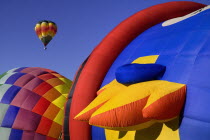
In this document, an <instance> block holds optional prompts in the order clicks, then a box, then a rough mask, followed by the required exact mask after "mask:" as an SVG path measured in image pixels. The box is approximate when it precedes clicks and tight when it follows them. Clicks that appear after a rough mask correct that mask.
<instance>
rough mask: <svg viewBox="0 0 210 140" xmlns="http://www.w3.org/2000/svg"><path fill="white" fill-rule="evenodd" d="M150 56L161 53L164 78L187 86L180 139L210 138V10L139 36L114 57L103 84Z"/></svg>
mask: <svg viewBox="0 0 210 140" xmlns="http://www.w3.org/2000/svg"><path fill="white" fill-rule="evenodd" d="M150 55H159V57H158V59H157V61H156V64H161V65H164V66H166V71H165V74H164V75H163V77H162V78H161V80H167V81H171V82H176V83H183V84H186V85H187V98H186V104H185V107H184V110H183V114H181V121H180V126H179V135H180V140H209V139H210V111H209V108H210V9H208V7H207V8H205V9H201V10H199V11H196V12H194V13H192V14H190V15H188V16H185V17H183V18H180V19H176V20H170V21H167V22H164V23H160V24H158V25H156V26H153V27H152V28H150V29H148V30H147V31H145V32H144V33H143V34H141V35H139V36H138V37H137V38H136V39H135V40H133V42H132V43H130V44H129V45H128V46H127V47H126V48H125V49H124V51H123V52H122V53H121V54H120V55H119V56H118V58H117V59H116V60H115V62H114V63H113V65H112V66H111V68H110V69H109V71H108V73H107V75H106V77H105V79H104V82H103V84H102V86H104V85H106V84H108V83H109V82H111V81H112V80H113V79H115V78H116V77H115V72H116V70H117V68H119V67H120V66H122V65H125V64H127V63H132V62H133V61H134V60H135V59H137V58H139V57H143V56H150ZM98 129H100V131H97V130H96V128H94V129H93V130H92V134H96V133H97V135H99V132H103V131H101V128H98ZM103 133H104V132H103ZM101 135H104V134H101ZM94 136H95V135H94ZM93 139H94V140H96V139H97V137H96V136H95V137H94V138H93ZM104 139H105V138H104Z"/></svg>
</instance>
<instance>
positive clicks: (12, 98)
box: [0, 67, 71, 140]
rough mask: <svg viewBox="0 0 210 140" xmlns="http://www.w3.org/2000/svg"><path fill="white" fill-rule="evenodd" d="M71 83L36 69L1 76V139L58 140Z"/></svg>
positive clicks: (43, 70)
mask: <svg viewBox="0 0 210 140" xmlns="http://www.w3.org/2000/svg"><path fill="white" fill-rule="evenodd" d="M70 87H71V81H70V80H69V79H67V78H65V77H64V76H62V75H60V74H59V73H57V72H55V71H52V70H49V69H45V68H39V67H21V68H15V69H12V70H9V71H8V72H5V73H4V74H2V75H0V137H1V138H0V139H1V140H57V139H58V138H59V137H60V135H61V130H62V122H63V117H64V104H65V102H66V97H67V94H68V92H69V89H70Z"/></svg>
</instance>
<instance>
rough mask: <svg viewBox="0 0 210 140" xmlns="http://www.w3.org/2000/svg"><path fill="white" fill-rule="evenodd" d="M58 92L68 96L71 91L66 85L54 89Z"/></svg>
mask: <svg viewBox="0 0 210 140" xmlns="http://www.w3.org/2000/svg"><path fill="white" fill-rule="evenodd" d="M54 88H55V89H56V90H57V91H59V92H60V93H61V94H68V93H69V91H70V88H69V87H68V86H67V85H66V84H63V85H58V86H56V87H54Z"/></svg>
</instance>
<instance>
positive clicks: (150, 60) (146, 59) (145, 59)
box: [132, 55, 159, 64]
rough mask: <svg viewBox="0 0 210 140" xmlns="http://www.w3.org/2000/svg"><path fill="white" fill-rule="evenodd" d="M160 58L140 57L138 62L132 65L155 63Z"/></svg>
mask: <svg viewBox="0 0 210 140" xmlns="http://www.w3.org/2000/svg"><path fill="white" fill-rule="evenodd" d="M158 57H159V55H150V56H144V57H139V58H137V59H136V60H134V61H133V62H132V63H137V64H149V63H155V62H156V60H157V59H158Z"/></svg>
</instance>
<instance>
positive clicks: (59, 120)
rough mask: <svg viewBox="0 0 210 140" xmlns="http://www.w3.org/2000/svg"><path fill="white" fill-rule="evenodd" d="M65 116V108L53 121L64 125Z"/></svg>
mask: <svg viewBox="0 0 210 140" xmlns="http://www.w3.org/2000/svg"><path fill="white" fill-rule="evenodd" d="M63 116H64V110H62V109H61V110H60V111H59V112H58V114H57V116H56V117H55V119H54V120H53V121H54V122H56V123H58V124H60V125H62V124H63Z"/></svg>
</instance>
